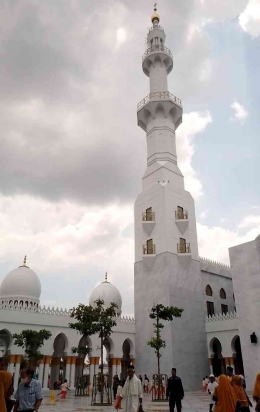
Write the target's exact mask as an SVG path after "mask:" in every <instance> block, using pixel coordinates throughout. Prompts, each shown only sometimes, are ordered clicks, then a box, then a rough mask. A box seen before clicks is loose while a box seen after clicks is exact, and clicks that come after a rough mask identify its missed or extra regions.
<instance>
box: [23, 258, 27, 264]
mask: <svg viewBox="0 0 260 412" xmlns="http://www.w3.org/2000/svg"><path fill="white" fill-rule="evenodd" d="M26 259H27V256H26V255H25V256H24V260H23V265H24V266H26Z"/></svg>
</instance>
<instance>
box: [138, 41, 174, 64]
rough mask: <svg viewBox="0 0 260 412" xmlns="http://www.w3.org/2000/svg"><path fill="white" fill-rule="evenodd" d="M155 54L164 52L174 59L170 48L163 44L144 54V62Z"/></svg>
mask: <svg viewBox="0 0 260 412" xmlns="http://www.w3.org/2000/svg"><path fill="white" fill-rule="evenodd" d="M154 52H156V53H157V52H163V53H165V54H167V55H168V56H170V58H171V59H172V58H173V57H172V52H171V50H170V49H168V47H165V46H164V45H163V44H156V45H154V46H152V47H149V48H148V49H147V50H146V52H145V53H144V54H143V61H144V60H145V59H146V57H147V56H149V55H150V54H152V53H154Z"/></svg>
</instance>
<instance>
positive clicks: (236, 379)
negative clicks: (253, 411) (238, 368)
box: [231, 375, 252, 412]
mask: <svg viewBox="0 0 260 412" xmlns="http://www.w3.org/2000/svg"><path fill="white" fill-rule="evenodd" d="M231 386H232V388H233V389H234V391H235V393H236V395H237V398H238V402H239V404H240V408H239V411H240V412H250V409H249V405H250V406H252V404H251V402H250V400H249V398H248V396H247V394H246V392H245V389H244V388H243V386H242V380H241V378H240V376H239V375H235V376H233V378H232V380H231Z"/></svg>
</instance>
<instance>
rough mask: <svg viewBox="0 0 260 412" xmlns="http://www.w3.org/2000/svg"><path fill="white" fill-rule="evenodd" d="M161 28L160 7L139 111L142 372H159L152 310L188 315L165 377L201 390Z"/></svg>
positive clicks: (188, 227) (201, 327)
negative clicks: (143, 164) (142, 149)
mask: <svg viewBox="0 0 260 412" xmlns="http://www.w3.org/2000/svg"><path fill="white" fill-rule="evenodd" d="M159 21H160V18H159V15H158V14H157V9H156V4H155V8H154V14H153V15H152V24H153V26H152V27H151V28H150V30H149V33H148V36H147V46H148V48H147V50H146V52H145V53H144V55H143V61H142V67H143V71H144V73H145V74H146V76H148V77H149V78H150V94H149V95H148V96H146V97H145V98H144V99H143V100H142V101H141V102H140V103H139V104H138V106H137V119H138V126H140V127H141V128H142V129H143V130H144V131H145V132H146V140H147V168H146V171H145V174H144V176H143V190H142V193H140V194H139V195H138V197H137V199H136V202H135V319H136V358H137V359H136V361H137V362H136V365H137V369H138V373H142V374H144V373H147V374H148V376H149V377H150V378H151V376H152V374H153V373H156V363H157V361H156V358H155V353H154V350H152V349H151V348H149V347H148V346H147V344H146V343H147V341H148V340H149V339H150V337H151V336H152V334H153V326H152V321H151V320H150V319H149V310H150V309H151V308H152V306H153V305H154V304H155V303H162V304H164V305H169V306H177V307H180V308H183V309H184V312H183V314H182V317H181V318H178V319H174V321H173V322H171V323H168V324H166V325H165V328H164V332H163V338H164V339H165V340H166V345H167V346H166V349H164V350H162V357H161V373H166V374H170V370H171V367H176V368H177V373H178V374H179V375H181V376H182V378H183V382H184V386H185V388H186V389H199V388H200V387H201V377H202V376H203V375H204V374H207V371H208V367H207V348H206V333H205V323H204V318H205V314H206V311H205V308H204V299H203V298H204V296H203V292H202V285H201V271H200V262H199V257H198V242H197V232H196V218H195V208H194V201H193V198H192V197H191V195H190V193H189V192H186V191H185V188H184V178H183V175H182V173H181V171H180V169H179V167H178V164H177V154H176V142H175V131H176V129H177V128H178V126H179V125H180V124H181V122H182V104H181V101H180V99H178V98H177V97H175V96H174V95H173V94H172V93H170V92H169V91H168V84H167V76H168V74H169V73H170V72H171V71H172V68H173V58H172V53H171V51H170V50H169V49H168V48H167V47H166V46H165V44H164V43H165V37H166V36H165V33H164V30H163V28H162V27H161V26H160V25H159Z"/></svg>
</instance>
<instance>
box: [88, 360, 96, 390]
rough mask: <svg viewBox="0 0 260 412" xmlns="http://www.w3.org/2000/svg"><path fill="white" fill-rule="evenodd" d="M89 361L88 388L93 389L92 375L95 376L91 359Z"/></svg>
mask: <svg viewBox="0 0 260 412" xmlns="http://www.w3.org/2000/svg"><path fill="white" fill-rule="evenodd" d="M89 361H90V365H89V383H90V388H91V389H92V387H93V377H94V374H95V365H94V363H93V358H89ZM91 362H92V363H91Z"/></svg>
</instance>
